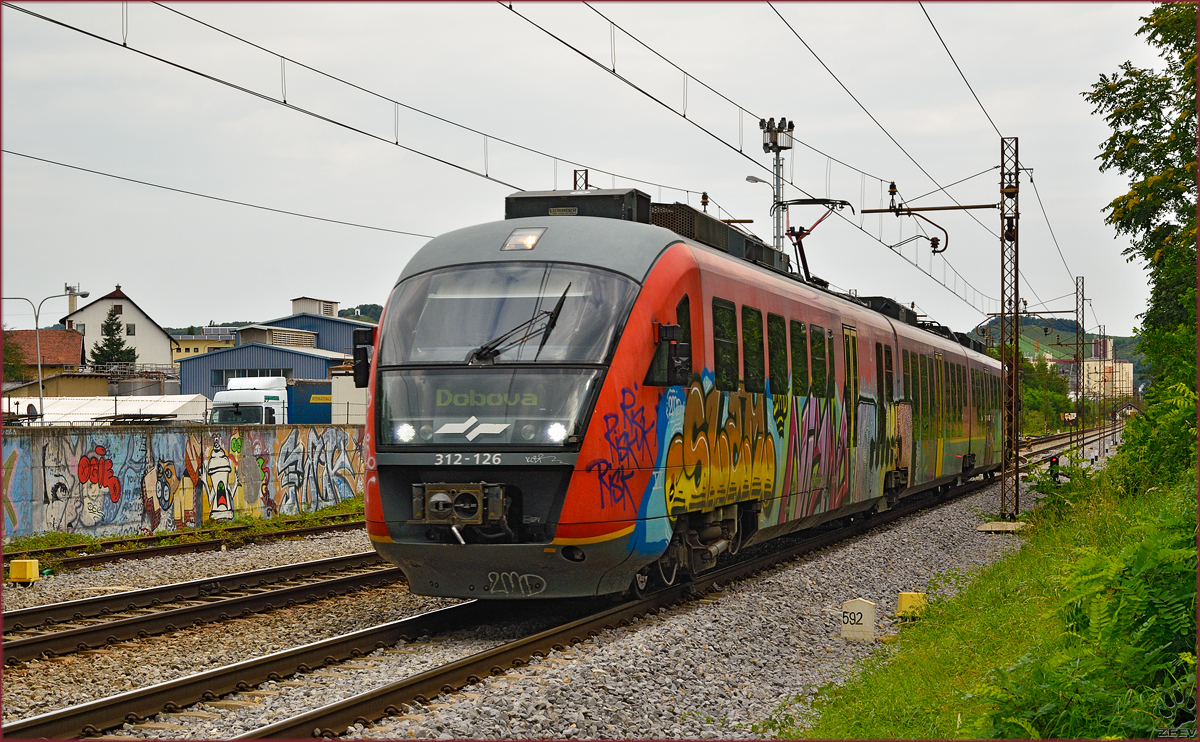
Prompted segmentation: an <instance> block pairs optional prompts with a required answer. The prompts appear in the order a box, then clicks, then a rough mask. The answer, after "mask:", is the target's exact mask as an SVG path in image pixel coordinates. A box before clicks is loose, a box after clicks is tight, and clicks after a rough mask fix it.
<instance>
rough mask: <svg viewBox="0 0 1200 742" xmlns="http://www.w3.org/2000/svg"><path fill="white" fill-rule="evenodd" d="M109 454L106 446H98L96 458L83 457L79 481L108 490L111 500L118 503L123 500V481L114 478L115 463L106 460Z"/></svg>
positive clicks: (80, 459) (80, 461) (80, 463)
mask: <svg viewBox="0 0 1200 742" xmlns="http://www.w3.org/2000/svg"><path fill="white" fill-rule="evenodd" d="M107 454H108V451H106V450H105V449H104V446H96V455H95V456H89V455H84V456H81V457H80V458H79V481H80V482H86V483H88V484H93V485H95V486H96V487H101V488H104V489H107V490H108V496H109V498H111V499H112V501H113V502H118V501H120V499H121V480H119V479H117V478H116V477H115V476H113V462H112V459H108V458H105V456H107Z"/></svg>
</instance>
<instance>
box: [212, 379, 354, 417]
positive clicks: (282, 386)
mask: <svg viewBox="0 0 1200 742" xmlns="http://www.w3.org/2000/svg"><path fill="white" fill-rule="evenodd" d="M331 395H332V388H331V385H330V382H329V381H327V380H319V379H311V380H310V379H286V378H284V377H282V376H248V377H241V378H233V379H230V380H229V386H228V388H227V389H226V390H225V391H222V392H217V393H216V394H215V395H214V396H213V407H212V412H211V413H210V414H209V420H208V421H209V423H211V424H213V425H288V424H299V425H328V424H329V423H330V420H331V414H330V413H331V409H330V408H331V403H332V396H331Z"/></svg>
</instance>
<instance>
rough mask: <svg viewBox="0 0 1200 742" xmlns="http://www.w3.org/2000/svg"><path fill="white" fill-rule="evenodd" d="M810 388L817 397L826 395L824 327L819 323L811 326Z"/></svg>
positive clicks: (827, 394) (827, 393)
mask: <svg viewBox="0 0 1200 742" xmlns="http://www.w3.org/2000/svg"><path fill="white" fill-rule="evenodd" d="M811 336H812V337H811V340H810V342H811V343H812V389H813V395H814V396H817V397H828V396H829V388H828V386H827V377H826V375H825V368H826V362H825V328H824V327H821V326H820V325H813V326H812V333H811Z"/></svg>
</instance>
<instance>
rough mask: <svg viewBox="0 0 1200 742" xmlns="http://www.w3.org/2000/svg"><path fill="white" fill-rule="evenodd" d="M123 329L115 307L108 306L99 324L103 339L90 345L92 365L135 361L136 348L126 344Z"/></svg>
mask: <svg viewBox="0 0 1200 742" xmlns="http://www.w3.org/2000/svg"><path fill="white" fill-rule="evenodd" d="M124 329H125V326H124V324H123V323H122V322H121V315H119V314H117V308H116V307H115V306H113V307H111V308H109V310H108V316H106V317H105V318H104V324H102V325H100V334H101V335H103V336H104V339H103V340H97V341H96V344H95V345H93V346H92V352H91V354H90V360H91V363H92V365H93V366H98V365H100V364H104V363H137V350H136V349H135V348H131V347H129V346H127V345H126V344H125V338H124V337H122V332H123V331H124Z"/></svg>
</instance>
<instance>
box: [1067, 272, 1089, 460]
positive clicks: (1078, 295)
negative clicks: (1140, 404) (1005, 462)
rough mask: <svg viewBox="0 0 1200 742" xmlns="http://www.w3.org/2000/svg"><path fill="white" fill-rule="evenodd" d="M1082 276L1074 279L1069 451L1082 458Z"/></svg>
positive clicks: (1083, 333) (1083, 334)
mask: <svg viewBox="0 0 1200 742" xmlns="http://www.w3.org/2000/svg"><path fill="white" fill-rule="evenodd" d="M1083 308H1084V307H1083V276H1076V278H1075V427H1074V428H1072V429H1071V449H1070V450H1072V451H1074V452H1075V455H1076V456H1080V457H1082V456H1083V340H1084V336H1085V335H1086V333H1085V332H1084V331H1083Z"/></svg>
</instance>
